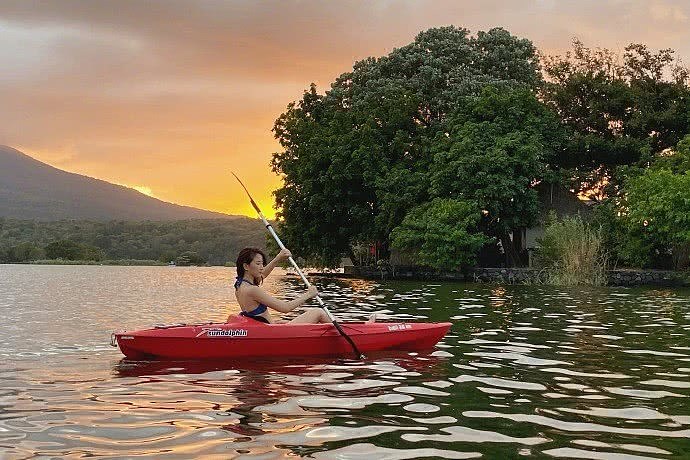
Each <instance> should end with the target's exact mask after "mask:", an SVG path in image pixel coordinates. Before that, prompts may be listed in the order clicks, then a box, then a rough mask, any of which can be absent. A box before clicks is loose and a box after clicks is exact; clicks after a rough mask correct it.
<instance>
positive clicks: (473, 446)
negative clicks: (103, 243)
mask: <svg viewBox="0 0 690 460" xmlns="http://www.w3.org/2000/svg"><path fill="white" fill-rule="evenodd" d="M234 273H235V272H234V269H232V268H220V267H211V268H183V267H113V266H32V265H0V316H1V317H2V318H3V323H2V326H1V327H0V458H8V459H15V458H16V459H20V458H28V457H45V458H52V457H60V458H84V457H91V456H105V457H108V458H113V457H116V458H132V457H137V458H140V457H142V458H159V457H161V456H165V458H204V457H208V458H210V457H216V458H242V457H245V456H246V457H251V458H265V459H274V458H287V457H290V458H294V457H300V456H301V457H310V458H362V459H373V458H376V459H379V458H386V459H407V458H427V457H429V458H433V457H441V458H461V459H462V458H479V457H482V458H492V459H494V458H496V459H499V458H500V459H504V458H523V457H527V458H585V459H611V460H614V459H615V460H622V459H648V458H690V399H689V397H690V290H682V289H658V288H656V289H653V288H582V287H579V288H558V287H548V286H512V285H505V286H498V285H479V284H468V283H422V282H408V281H405V282H400V281H380V282H379V281H362V280H345V279H343V280H334V279H317V280H316V284H317V286H318V287H319V289H320V291H321V292H322V295H323V298H324V300H325V301H326V303H327V304H328V305H329V307H330V309H331V311H332V312H333V313H334V314H335V315H336V316H337V317H339V318H341V319H343V320H361V319H364V318H366V317H368V316H369V314H370V313H372V312H379V319H380V320H382V321H385V320H387V319H390V320H396V321H400V320H406V321H451V322H452V323H453V327H452V329H451V332H450V333H449V334H448V335H447V336H446V337H445V338H444V339H443V340H442V341H441V342H440V343H439V345H438V346H437V347H436V348H435V349H433V350H429V351H428V352H423V353H422V352H420V353H408V352H390V353H386V354H383V355H374V356H369V357H367V359H366V360H364V361H355V360H352V359H347V358H345V359H319V360H311V361H309V360H306V361H305V360H300V359H290V360H256V361H252V362H243V363H233V362H227V363H217V362H214V363H204V362H128V361H124V360H123V359H122V358H123V356H122V354H121V353H120V352H119V350H118V349H117V348H112V347H111V346H110V345H109V339H110V333H111V332H112V331H114V330H118V329H129V330H131V329H138V328H143V327H149V326H151V325H153V324H161V323H164V324H165V323H168V324H169V323H178V322H186V323H192V322H204V321H210V320H213V321H224V320H225V318H226V317H227V316H228V314H230V313H234V312H238V311H239V307H238V305H237V303H236V301H235V298H234V293H233V288H232V278H233V277H234ZM265 285H266V288H267V290H269V291H270V292H272V293H274V294H276V295H278V296H285V297H286V298H290V297H292V296H294V295H296V294H297V293H298V292H301V291H302V290H303V288H302V287H301V286H300V282H299V280H298V279H295V278H293V277H289V276H286V275H285V274H283V273H278V274H274V275H273V276H272V277H270V278H269V279H268V280H267V281H266V284H265Z"/></svg>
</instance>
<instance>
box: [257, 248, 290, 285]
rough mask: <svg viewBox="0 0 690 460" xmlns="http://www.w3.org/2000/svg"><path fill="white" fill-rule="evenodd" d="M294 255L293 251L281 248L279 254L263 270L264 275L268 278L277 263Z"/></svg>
mask: <svg viewBox="0 0 690 460" xmlns="http://www.w3.org/2000/svg"><path fill="white" fill-rule="evenodd" d="M290 256H292V253H291V252H290V250H288V249H281V250H280V252H279V253H278V255H277V256H275V257H274V258H273V260H272V261H270V262H269V263H268V264H266V266H265V267H264V271H263V277H264V278H267V277H268V275H270V274H271V272H272V271H273V269H274V268H276V265H278V264H279V263H281V262H282V261H284V260H287V259H288V257H290Z"/></svg>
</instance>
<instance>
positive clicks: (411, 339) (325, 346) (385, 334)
mask: <svg viewBox="0 0 690 460" xmlns="http://www.w3.org/2000/svg"><path fill="white" fill-rule="evenodd" d="M340 326H341V327H342V329H343V331H345V333H346V334H347V335H349V336H350V337H351V338H352V340H353V341H354V342H355V344H356V345H357V348H359V349H360V351H361V352H362V353H367V352H372V351H380V350H407V351H416V350H425V349H429V348H433V346H434V345H436V343H437V342H438V341H439V340H441V338H442V337H443V336H444V335H445V334H446V333H447V332H448V329H450V326H451V323H341V324H340ZM113 336H114V337H113V345H115V343H117V345H118V346H119V347H120V350H121V351H122V353H123V354H124V355H125V356H126V357H127V358H130V359H137V360H142V359H180V360H184V359H225V358H245V357H253V356H261V357H273V356H333V355H343V356H346V355H350V354H352V347H351V346H350V345H349V344H348V343H347V341H346V340H345V339H344V338H343V337H342V336H341V335H340V334H339V333H338V331H337V330H336V329H335V327H334V326H333V325H332V324H264V323H260V322H258V321H255V320H252V319H248V318H245V317H243V316H236V317H233V318H232V319H231V320H230V321H229V322H227V323H206V324H194V325H174V326H158V327H155V328H153V329H143V330H140V331H131V332H129V331H122V332H116V333H114V334H113Z"/></svg>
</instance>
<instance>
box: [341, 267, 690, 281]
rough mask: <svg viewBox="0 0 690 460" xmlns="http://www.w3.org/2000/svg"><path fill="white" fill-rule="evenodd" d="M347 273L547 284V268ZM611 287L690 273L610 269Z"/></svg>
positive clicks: (688, 277) (350, 271) (685, 277)
mask: <svg viewBox="0 0 690 460" xmlns="http://www.w3.org/2000/svg"><path fill="white" fill-rule="evenodd" d="M339 275H340V276H342V274H333V275H332V276H339ZM344 275H345V276H347V277H352V278H365V279H396V280H405V279H408V280H432V281H444V280H447V281H469V282H475V283H504V284H543V283H544V282H545V279H546V272H545V271H544V270H537V269H533V268H474V269H470V270H468V271H467V272H465V273H461V272H438V271H435V270H431V269H428V268H423V267H416V266H397V267H390V266H382V267H345V273H344ZM608 276H609V283H608V284H609V285H610V286H690V273H688V272H674V271H669V270H609V272H608Z"/></svg>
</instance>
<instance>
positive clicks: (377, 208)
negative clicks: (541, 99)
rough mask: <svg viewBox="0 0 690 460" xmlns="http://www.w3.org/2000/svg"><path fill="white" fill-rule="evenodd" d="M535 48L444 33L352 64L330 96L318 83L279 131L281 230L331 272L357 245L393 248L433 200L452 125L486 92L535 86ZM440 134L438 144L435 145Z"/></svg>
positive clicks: (492, 34)
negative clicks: (393, 237)
mask: <svg viewBox="0 0 690 460" xmlns="http://www.w3.org/2000/svg"><path fill="white" fill-rule="evenodd" d="M540 82H541V75H540V73H539V59H538V55H537V52H536V49H535V48H534V46H533V45H532V43H531V42H530V41H529V40H525V39H521V38H517V37H514V36H512V35H511V34H510V33H508V32H507V31H505V30H503V29H492V30H490V31H488V32H479V33H478V34H477V35H476V36H470V33H469V31H468V30H467V29H462V28H457V27H443V28H438V29H430V30H428V31H425V32H422V33H420V34H419V35H418V36H417V37H416V38H415V40H414V42H412V43H411V44H409V45H407V46H404V47H402V48H399V49H396V50H394V51H393V52H392V53H390V54H389V55H387V56H384V57H381V58H368V59H365V60H363V61H360V62H357V63H355V65H354V67H353V69H352V71H351V72H347V73H344V74H342V75H341V76H340V77H338V78H337V79H336V81H335V82H334V83H333V84H332V85H331V88H330V90H329V91H327V92H326V93H325V94H323V95H321V94H318V92H317V90H316V87H315V86H314V85H312V86H311V87H310V89H309V90H308V91H306V92H305V93H304V95H303V97H302V99H301V100H300V101H298V102H296V103H292V104H290V105H289V106H288V108H287V110H286V112H285V113H283V114H282V115H281V116H280V117H279V118H278V119H277V120H276V123H275V126H274V132H275V136H276V138H277V139H278V140H279V142H280V144H281V146H282V147H283V151H282V152H278V153H276V154H274V156H273V161H272V165H273V169H274V171H275V172H277V173H279V174H281V175H282V177H283V186H282V187H281V188H280V189H279V190H278V191H277V192H276V203H277V205H278V208H279V209H280V211H279V218H280V219H281V221H282V223H283V225H282V228H281V231H282V232H283V233H284V234H285V235H286V239H287V240H288V241H290V244H291V246H292V247H294V248H295V249H296V250H299V251H300V253H303V254H306V255H307V256H309V257H312V258H315V259H319V260H321V261H322V262H324V263H330V264H333V263H335V262H337V261H339V257H340V256H341V255H344V254H348V253H349V251H350V247H351V244H352V243H354V242H358V241H382V242H388V239H389V235H390V232H391V231H392V230H393V229H394V228H396V227H397V226H398V225H400V223H401V222H402V220H403V218H404V217H405V215H406V213H407V211H409V209H410V208H411V207H412V206H414V205H416V204H419V203H423V202H425V201H428V200H429V199H431V198H432V195H431V192H430V188H431V186H432V184H431V178H430V177H429V174H428V172H429V170H430V168H431V167H432V164H433V163H434V161H435V159H434V157H435V155H436V154H437V153H438V151H439V149H438V147H437V144H438V142H439V141H440V140H441V138H442V136H444V135H445V134H446V133H449V131H448V129H449V126H448V124H447V121H448V120H449V119H452V117H454V116H455V114H456V113H457V112H458V111H459V110H461V109H463V108H464V107H465V104H467V102H468V98H472V97H478V96H479V95H480V94H481V93H482V91H483V88H484V87H486V86H487V85H496V86H500V87H502V88H528V89H529V88H536V87H537V86H538V85H539V84H540ZM439 136H441V137H439Z"/></svg>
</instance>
